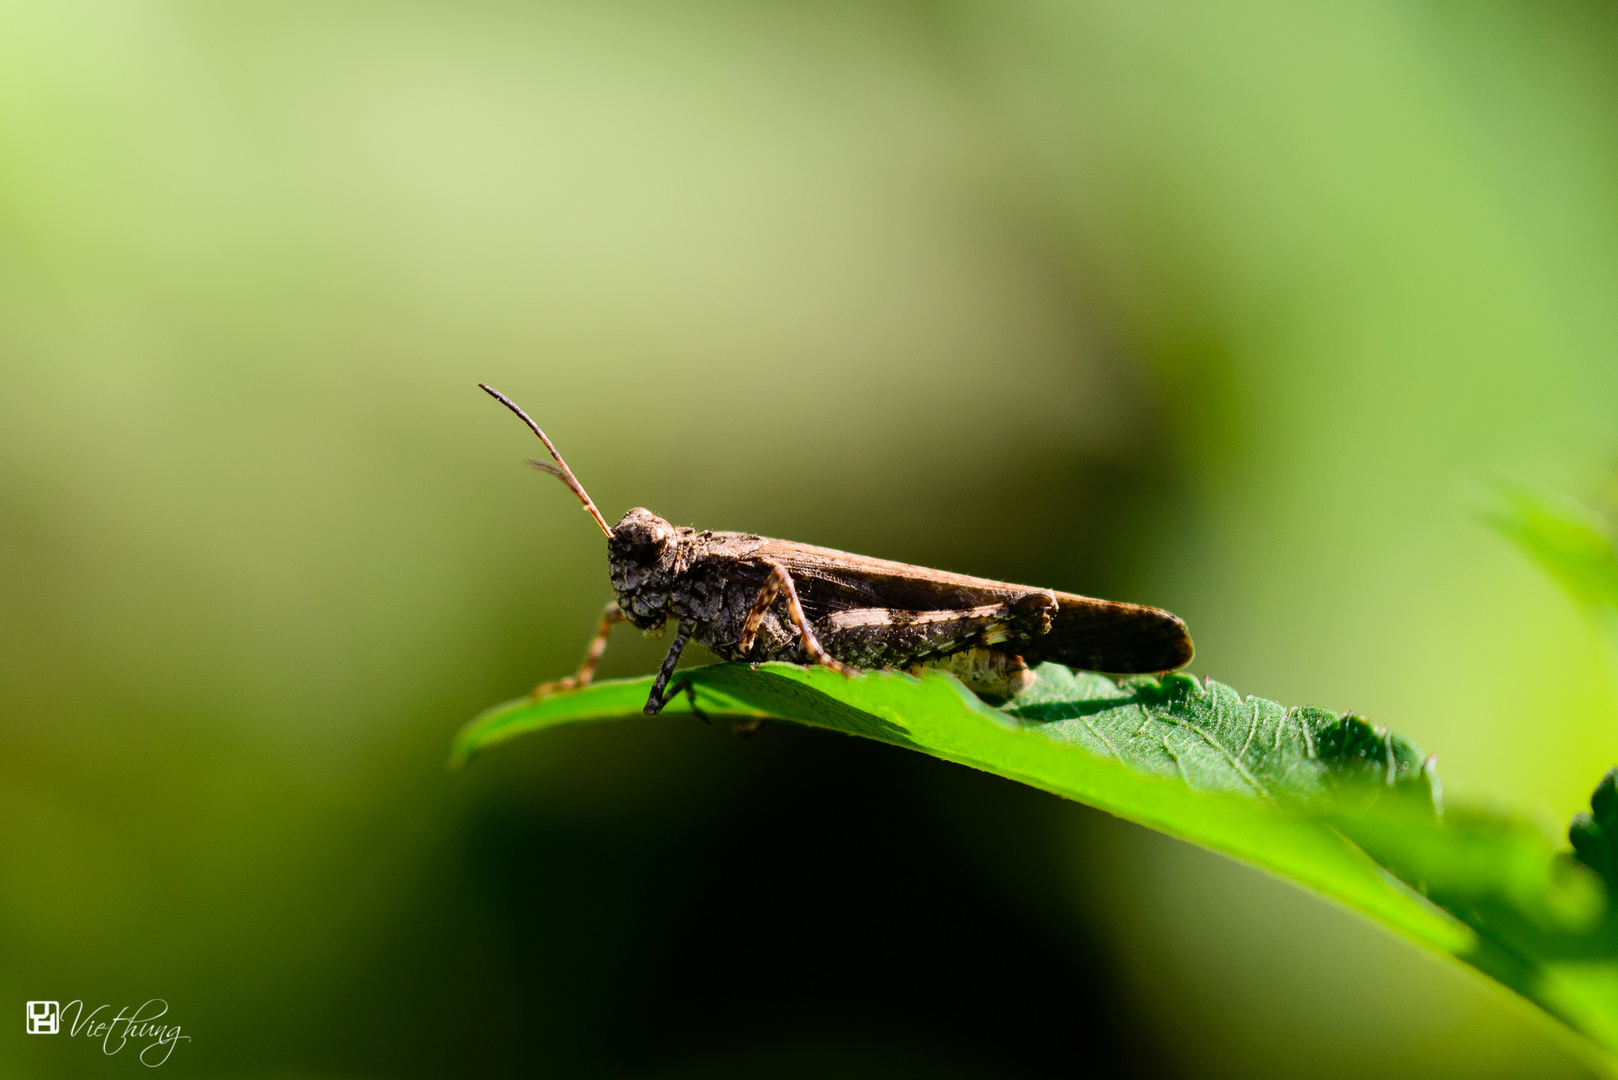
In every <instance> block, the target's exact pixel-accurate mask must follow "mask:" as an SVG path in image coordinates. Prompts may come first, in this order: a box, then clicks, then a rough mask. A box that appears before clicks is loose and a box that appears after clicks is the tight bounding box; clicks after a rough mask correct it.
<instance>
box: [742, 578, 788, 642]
mask: <svg viewBox="0 0 1618 1080" xmlns="http://www.w3.org/2000/svg"><path fill="white" fill-rule="evenodd" d="M785 573H786V570H785V568H784V567H781V566H772V567H771V570H770V578H769V580H768V581H766V582H765V583H764V587H763V588H762V589H760V590H759V591H758V598H757V599H755V600H754V601H753V608H752V610H751V611H749V612H748V613H747V619H746V621H744V622H743V623H742V636H741V639H740V640H739V641H737V642H736V649H737V651H739V652H740V653H741V654H742V655H743V656H746V655H747V654H748V652H750V651H751V650H752V648H753V640H754V639H755V638H757V637H758V628H759V627H760V626H761V625H763V623H764V616H765V615H767V614H769V611H770V605H771V604H773V603H775V598H776V597H777V596H779V595H780V593H781V582H782V575H783V574H785Z"/></svg>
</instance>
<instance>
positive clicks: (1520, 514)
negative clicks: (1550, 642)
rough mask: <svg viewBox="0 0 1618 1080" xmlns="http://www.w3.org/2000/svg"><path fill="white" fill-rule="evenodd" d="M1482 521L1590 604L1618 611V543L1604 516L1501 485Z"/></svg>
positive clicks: (1576, 597)
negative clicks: (1493, 504) (1494, 502)
mask: <svg viewBox="0 0 1618 1080" xmlns="http://www.w3.org/2000/svg"><path fill="white" fill-rule="evenodd" d="M1498 494H1499V501H1498V503H1497V505H1495V506H1493V507H1491V508H1489V509H1488V510H1485V511H1484V514H1483V516H1484V520H1486V521H1487V522H1488V523H1489V524H1490V525H1493V526H1494V527H1495V529H1497V530H1498V531H1499V532H1500V533H1501V534H1503V535H1504V536H1506V537H1507V538H1508V539H1510V540H1511V541H1512V542H1513V543H1515V544H1516V545H1517V546H1518V547H1519V548H1521V549H1522V550H1523V552H1524V553H1525V554H1527V555H1528V557H1529V558H1531V559H1533V560H1534V561H1535V562H1536V563H1538V564H1539V565H1540V567H1541V569H1543V570H1544V571H1545V572H1546V573H1547V574H1549V575H1550V576H1551V577H1552V578H1553V579H1555V580H1556V582H1557V584H1559V585H1561V586H1562V588H1563V589H1565V590H1566V591H1567V593H1568V595H1569V596H1571V597H1573V599H1574V600H1576V601H1578V602H1579V604H1581V605H1582V606H1584V607H1586V608H1591V609H1602V608H1605V609H1607V610H1618V546H1615V545H1614V542H1613V537H1612V531H1611V529H1610V528H1609V526H1608V525H1607V523H1606V522H1605V521H1603V520H1602V519H1601V518H1600V517H1598V516H1597V515H1595V514H1593V513H1591V512H1590V511H1588V510H1585V509H1583V508H1582V507H1580V506H1578V505H1576V504H1574V503H1570V502H1562V501H1557V500H1554V499H1552V498H1550V497H1548V496H1544V495H1538V494H1535V493H1534V492H1531V491H1528V490H1526V489H1523V488H1513V487H1502V488H1500V490H1499V493H1498Z"/></svg>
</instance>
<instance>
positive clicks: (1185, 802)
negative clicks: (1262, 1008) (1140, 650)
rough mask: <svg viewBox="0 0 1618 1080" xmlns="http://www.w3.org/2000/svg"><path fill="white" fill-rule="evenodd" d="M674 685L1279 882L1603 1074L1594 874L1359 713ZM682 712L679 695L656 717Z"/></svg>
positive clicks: (1136, 681) (792, 671) (601, 686)
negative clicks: (1539, 1030) (1571, 1035)
mask: <svg viewBox="0 0 1618 1080" xmlns="http://www.w3.org/2000/svg"><path fill="white" fill-rule="evenodd" d="M681 677H682V678H689V679H690V680H691V683H692V685H693V686H694V687H695V691H696V697H697V706H698V708H700V709H701V711H702V712H703V713H704V714H706V715H708V716H711V717H715V718H736V719H754V718H759V717H764V718H771V719H777V720H787V721H792V722H796V723H801V724H807V725H810V726H814V727H821V728H829V729H831V730H834V731H841V732H844V733H846V734H850V735H858V736H862V737H864V738H869V739H875V740H877V741H880V742H885V743H890V744H892V745H895V746H902V747H907V748H909V749H912V750H919V751H921V752H923V753H927V754H931V755H933V756H934V757H939V758H943V759H944V760H947V761H953V762H957V763H959V764H962V765H969V766H971V767H973V768H977V769H982V770H985V771H987V772H992V773H995V774H997V775H999V776H1003V777H1006V778H1008V779H1012V780H1016V781H1019V782H1021V783H1025V784H1029V785H1031V786H1033V787H1037V788H1040V789H1042V790H1045V791H1049V792H1052V793H1054V794H1057V795H1061V796H1064V797H1066V798H1069V799H1074V800H1076V801H1078V802H1082V803H1085V804H1087V805H1090V806H1094V807H1098V808H1100V809H1102V810H1106V811H1108V812H1110V813H1113V814H1116V815H1118V816H1119V817H1122V818H1126V819H1128V820H1130V821H1134V822H1137V823H1139V824H1141V825H1145V826H1148V827H1150V828H1153V829H1157V830H1159V831H1162V832H1165V833H1168V834H1170V835H1173V836H1177V837H1180V838H1182V839H1184V840H1188V841H1191V842H1192V843H1196V844H1200V845H1202V846H1203V847H1206V848H1209V849H1211V850H1214V851H1218V852H1221V853H1223V854H1226V855H1229V856H1232V857H1234V858H1237V859H1240V860H1242V861H1245V862H1248V863H1250V864H1252V865H1254V866H1257V867H1260V868H1263V869H1264V870H1267V871H1269V872H1271V873H1273V874H1276V875H1279V876H1281V877H1284V878H1287V879H1290V880H1292V881H1295V882H1297V883H1299V884H1301V885H1303V886H1305V887H1307V888H1310V889H1313V890H1314V891H1316V892H1318V893H1320V894H1321V895H1323V896H1326V897H1329V898H1331V899H1333V900H1335V901H1337V902H1339V903H1342V904H1344V905H1346V906H1348V907H1350V908H1352V909H1354V910H1356V911H1359V912H1361V913H1363V914H1365V915H1367V916H1369V917H1370V918H1372V919H1374V920H1376V921H1377V922H1379V923H1381V924H1383V925H1384V926H1387V927H1389V928H1390V929H1392V930H1394V931H1396V932H1398V933H1400V934H1403V935H1404V936H1406V937H1408V938H1410V939H1411V940H1413V941H1415V942H1418V943H1420V944H1421V945H1423V946H1425V947H1427V948H1429V949H1431V950H1433V951H1435V952H1437V953H1439V954H1441V955H1444V956H1447V957H1452V958H1454V959H1456V960H1459V961H1461V962H1462V963H1464V964H1467V965H1469V966H1470V967H1472V968H1473V969H1475V970H1477V971H1479V972H1482V973H1483V974H1485V975H1487V976H1489V977H1491V978H1493V979H1495V980H1496V981H1498V982H1500V983H1502V984H1503V985H1505V986H1507V987H1510V988H1511V989H1512V990H1514V991H1516V992H1517V993H1518V994H1520V995H1522V997H1524V998H1526V999H1528V1000H1529V1001H1532V1002H1534V1003H1535V1004H1537V1005H1538V1006H1539V1007H1540V1008H1541V1009H1542V1010H1544V1012H1545V1013H1549V1014H1550V1015H1551V1016H1554V1017H1556V1018H1557V1019H1559V1020H1560V1021H1562V1024H1564V1025H1566V1027H1565V1028H1560V1027H1559V1028H1558V1030H1560V1031H1562V1033H1563V1034H1564V1035H1565V1034H1567V1029H1572V1030H1573V1031H1577V1032H1579V1033H1580V1034H1581V1035H1582V1036H1583V1037H1584V1038H1583V1039H1577V1040H1573V1041H1574V1043H1575V1046H1576V1048H1577V1049H1580V1050H1582V1051H1584V1053H1585V1055H1586V1056H1587V1057H1588V1058H1589V1059H1590V1060H1591V1061H1592V1064H1595V1065H1596V1066H1597V1067H1599V1068H1602V1069H1604V1070H1607V1071H1609V1072H1612V1073H1613V1074H1614V1075H1618V922H1615V920H1614V919H1612V918H1611V917H1609V915H1608V913H1607V906H1606V889H1605V887H1604V884H1603V880H1602V876H1601V874H1600V873H1597V872H1593V871H1592V870H1591V868H1590V867H1589V866H1587V865H1586V864H1585V862H1582V861H1579V860H1576V859H1574V858H1572V857H1571V856H1570V855H1568V854H1567V853H1566V852H1561V851H1558V850H1557V849H1556V847H1555V845H1554V844H1553V843H1552V841H1551V840H1550V838H1548V837H1546V836H1545V835H1544V834H1543V833H1541V832H1540V831H1539V830H1538V829H1537V828H1535V827H1534V826H1533V825H1532V824H1530V823H1528V822H1525V821H1523V820H1521V819H1517V818H1513V817H1510V816H1507V815H1502V814H1497V813H1486V812H1481V811H1474V810H1453V809H1452V810H1448V811H1442V810H1441V808H1440V800H1439V797H1438V782H1437V775H1436V772H1435V770H1434V767H1433V763H1432V761H1431V759H1428V758H1424V756H1423V755H1422V753H1421V751H1420V750H1419V749H1418V748H1417V747H1416V746H1415V745H1414V744H1413V743H1411V742H1410V741H1409V740H1408V739H1405V738H1403V737H1401V736H1399V735H1396V734H1393V733H1391V732H1388V731H1387V730H1385V729H1380V728H1375V727H1372V726H1371V725H1370V724H1369V723H1367V722H1366V721H1365V720H1363V719H1361V718H1360V717H1357V716H1352V715H1339V714H1336V713H1331V712H1328V711H1326V710H1323V709H1313V708H1293V709H1288V708H1285V707H1283V706H1281V705H1278V704H1276V703H1274V702H1271V701H1264V700H1262V699H1258V698H1243V697H1241V696H1240V695H1239V694H1237V693H1236V692H1235V691H1234V690H1232V689H1230V688H1229V687H1227V686H1224V685H1222V684H1219V683H1215V682H1210V681H1205V680H1201V679H1197V678H1194V677H1192V676H1190V675H1185V674H1171V675H1165V676H1162V677H1156V676H1137V677H1133V678H1130V679H1127V680H1124V681H1123V682H1122V683H1119V682H1115V681H1113V680H1112V679H1109V678H1106V677H1104V676H1100V675H1094V674H1086V673H1078V672H1073V671H1070V670H1068V669H1066V668H1063V667H1060V666H1057V665H1054V664H1045V665H1043V666H1041V667H1040V669H1039V671H1038V679H1037V681H1036V683H1035V685H1034V686H1032V687H1031V688H1030V689H1029V690H1027V691H1026V692H1025V693H1023V694H1022V695H1020V696H1019V697H1018V698H1017V699H1016V700H1015V702H1013V703H1010V704H1008V705H1006V706H1005V707H1002V708H994V707H991V706H990V705H988V704H986V703H985V702H983V701H982V700H980V699H979V698H977V697H976V696H975V695H973V694H972V693H971V692H970V691H968V690H967V689H966V688H965V687H963V686H962V685H961V684H960V683H959V682H958V681H956V680H955V678H954V677H952V676H949V675H945V674H941V673H938V672H927V673H925V674H924V675H922V676H921V677H920V678H916V677H912V676H910V675H905V674H902V673H898V672H891V671H871V672H865V673H863V674H861V675H857V676H855V677H853V678H844V677H843V676H841V675H838V674H836V673H833V672H829V671H825V670H823V669H820V668H802V667H797V666H795V665H791V664H773V663H772V664H759V665H756V666H753V665H747V664H718V665H715V666H712V667H705V668H693V669H690V670H688V671H682V672H681ZM650 684H651V680H650V679H649V678H647V679H633V680H621V681H612V682H601V683H596V684H594V685H592V686H589V687H587V688H585V689H582V690H576V691H571V692H567V693H563V694H557V695H554V696H551V697H547V698H545V699H543V700H541V701H537V702H536V701H532V700H527V699H524V700H519V701H515V702H511V703H509V704H507V705H502V706H499V707H497V708H495V709H491V710H490V711H489V712H487V713H485V714H483V715H482V716H480V717H478V718H477V719H476V720H474V721H472V722H471V723H470V724H468V725H467V726H466V727H465V728H464V729H463V730H462V731H461V732H460V734H459V735H458V737H457V738H456V741H455V747H454V753H453V761H454V762H455V763H457V764H459V763H463V762H465V761H466V760H468V759H469V758H470V757H472V756H473V755H474V754H475V753H477V752H478V751H480V750H482V749H484V748H486V747H488V746H490V745H493V744H495V743H498V742H501V741H503V740H505V739H509V738H512V737H514V736H516V735H519V734H523V733H525V732H530V731H538V730H542V729H545V728H549V727H556V726H559V725H563V724H571V723H579V722H583V721H591V720H609V719H618V718H624V717H630V716H635V717H639V716H641V707H642V705H643V704H644V702H645V700H646V696H647V693H648V690H649V688H650ZM689 709H690V705H689V703H688V702H687V701H686V700H685V699H684V698H683V697H680V698H676V700H675V701H674V702H671V703H670V705H669V708H668V709H667V710H666V711H667V712H687V711H689ZM643 719H644V718H643ZM645 722H648V723H666V722H668V721H667V719H665V718H659V719H648V720H645ZM1612 801H1613V802H1618V800H1612ZM1603 805H1606V804H1603ZM1595 820H1599V822H1600V825H1599V828H1600V829H1603V830H1604V829H1609V828H1610V829H1611V833H1610V835H1612V836H1615V837H1618V821H1611V822H1609V821H1608V819H1607V818H1605V817H1602V816H1601V814H1600V812H1599V810H1598V814H1597V819H1595ZM1591 835H1595V834H1594V833H1592V834H1591ZM1600 835H1601V836H1602V837H1605V836H1607V835H1609V834H1608V833H1605V832H1603V833H1601V834H1600ZM1603 842H1604V841H1603ZM1592 850H1594V849H1592ZM1592 865H1595V864H1593V863H1592ZM1597 869H1598V870H1599V869H1600V867H1597Z"/></svg>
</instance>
